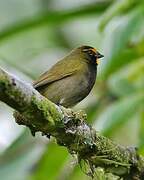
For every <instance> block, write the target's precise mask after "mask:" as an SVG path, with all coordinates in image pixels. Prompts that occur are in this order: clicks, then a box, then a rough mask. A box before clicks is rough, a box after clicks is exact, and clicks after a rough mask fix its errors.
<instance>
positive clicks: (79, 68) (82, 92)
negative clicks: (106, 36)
mask: <svg viewBox="0 0 144 180" xmlns="http://www.w3.org/2000/svg"><path fill="white" fill-rule="evenodd" d="M101 57H103V55H101V54H100V53H99V52H98V51H96V49H94V48H92V47H90V46H81V47H79V48H76V49H74V50H73V51H71V53H70V54H68V55H67V56H66V57H64V58H63V59H62V60H60V61H59V62H58V63H56V64H55V65H54V66H53V67H52V68H51V69H50V70H48V71H47V72H45V73H44V74H42V75H41V76H40V77H39V79H38V80H37V81H35V82H34V84H33V86H34V87H35V88H36V89H37V90H38V91H39V92H40V93H41V94H42V95H43V96H45V97H46V98H48V99H49V100H51V101H52V102H54V103H55V104H58V105H59V104H60V105H62V106H64V107H72V106H74V105H76V104H77V103H78V102H80V101H81V100H82V99H84V98H85V97H86V96H87V95H88V94H89V92H90V91H91V89H92V87H93V85H94V83H95V79H96V74H97V59H98V58H101Z"/></svg>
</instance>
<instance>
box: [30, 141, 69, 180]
mask: <svg viewBox="0 0 144 180" xmlns="http://www.w3.org/2000/svg"><path fill="white" fill-rule="evenodd" d="M67 158H68V152H67V150H66V148H64V147H60V146H58V145H57V144H56V143H54V142H51V143H50V144H49V145H48V148H47V150H46V151H45V153H44V154H43V157H42V158H41V159H40V161H39V163H38V164H37V169H36V171H35V172H34V173H33V177H32V179H33V180H42V179H43V180H45V179H48V180H53V179H57V178H58V175H59V173H60V171H61V169H62V167H63V166H64V165H65V162H66V160H67Z"/></svg>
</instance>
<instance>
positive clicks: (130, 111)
mask: <svg viewBox="0 0 144 180" xmlns="http://www.w3.org/2000/svg"><path fill="white" fill-rule="evenodd" d="M141 107H144V93H138V94H132V95H131V96H128V97H126V98H123V99H121V100H119V101H117V102H114V103H113V104H111V105H110V106H109V107H108V108H106V109H105V110H104V111H103V112H101V115H100V116H99V117H98V119H97V121H96V123H95V127H96V129H97V130H101V131H102V133H103V134H104V135H106V136H110V135H111V134H112V133H114V132H115V131H116V130H117V129H119V128H120V126H122V125H123V124H124V123H126V122H127V121H129V120H130V119H131V117H132V116H133V115H134V114H135V113H136V112H137V111H138V110H139V109H140V108H141Z"/></svg>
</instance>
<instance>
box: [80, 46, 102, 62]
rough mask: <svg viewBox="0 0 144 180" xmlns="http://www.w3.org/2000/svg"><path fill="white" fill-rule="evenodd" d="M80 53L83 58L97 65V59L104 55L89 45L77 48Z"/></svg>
mask: <svg viewBox="0 0 144 180" xmlns="http://www.w3.org/2000/svg"><path fill="white" fill-rule="evenodd" d="M77 50H78V51H80V53H82V55H83V56H84V58H85V59H86V60H87V61H88V62H89V63H92V64H95V65H98V63H99V59H100V58H102V57H104V56H103V55H102V54H100V53H99V52H98V51H97V50H96V49H95V48H93V47H91V46H81V47H79V48H77Z"/></svg>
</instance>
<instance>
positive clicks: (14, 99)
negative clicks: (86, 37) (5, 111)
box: [0, 69, 144, 179]
mask: <svg viewBox="0 0 144 180" xmlns="http://www.w3.org/2000/svg"><path fill="white" fill-rule="evenodd" d="M0 100H1V101H3V102H5V103H6V104H7V105H9V106H10V107H12V108H14V109H15V110H16V111H17V112H15V113H14V115H15V118H16V122H17V123H18V124H21V125H26V126H28V127H29V128H30V129H31V131H32V132H33V134H35V132H37V131H40V132H42V133H43V134H45V135H51V136H53V137H55V138H56V140H57V142H58V144H59V145H63V146H65V147H67V149H68V151H69V152H70V153H71V154H76V155H77V156H78V159H79V162H81V161H82V160H83V161H84V162H86V163H87V164H88V165H89V167H90V174H91V175H92V176H93V175H94V174H95V172H96V168H97V167H101V168H103V169H104V171H105V172H110V173H112V174H114V175H117V176H119V177H123V178H124V179H134V178H137V179H142V177H143V176H144V174H143V172H144V159H143V157H142V156H140V155H138V154H137V149H135V148H130V147H123V146H121V145H118V144H116V143H115V142H113V141H111V140H110V139H108V138H106V137H103V136H102V135H100V134H99V133H98V132H97V131H96V130H95V129H93V128H92V127H91V126H89V125H88V124H87V123H86V119H87V117H86V114H84V113H83V112H82V111H79V112H74V111H73V110H71V109H66V108H63V107H59V106H57V105H55V104H54V103H52V102H51V101H49V100H48V99H46V98H45V97H43V96H42V95H40V94H39V93H38V92H37V91H36V90H35V89H34V88H33V87H32V86H31V85H29V84H26V83H24V82H22V81H20V80H18V79H17V78H16V77H14V76H13V75H10V74H8V73H7V72H5V71H4V70H2V69H0Z"/></svg>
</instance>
